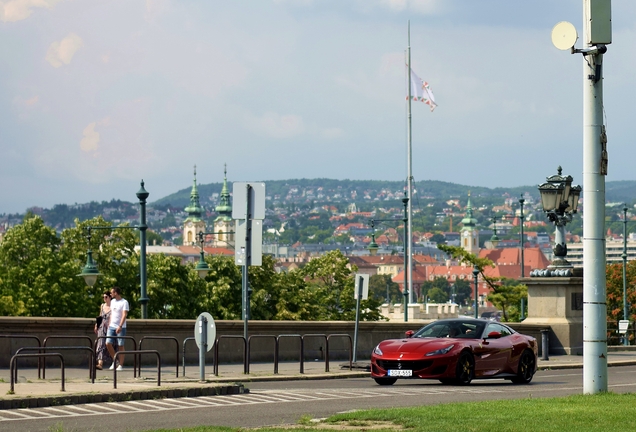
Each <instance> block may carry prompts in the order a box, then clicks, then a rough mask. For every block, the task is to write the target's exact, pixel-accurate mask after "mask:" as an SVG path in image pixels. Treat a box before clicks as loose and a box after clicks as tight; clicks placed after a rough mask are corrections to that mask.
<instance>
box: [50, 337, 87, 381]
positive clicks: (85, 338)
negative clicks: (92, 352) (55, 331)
mask: <svg viewBox="0 0 636 432" xmlns="http://www.w3.org/2000/svg"><path fill="white" fill-rule="evenodd" d="M49 339H83V340H88V346H89V347H92V346H93V339H91V338H90V337H89V336H68V335H52V336H48V337H46V338H44V342H42V347H46V343H47V342H48V340H49ZM93 358H94V356H93ZM42 379H46V360H45V361H43V362H42Z"/></svg>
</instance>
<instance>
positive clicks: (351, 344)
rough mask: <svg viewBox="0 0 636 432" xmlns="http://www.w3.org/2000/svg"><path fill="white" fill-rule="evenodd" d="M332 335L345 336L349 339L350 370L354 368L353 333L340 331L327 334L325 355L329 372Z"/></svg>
mask: <svg viewBox="0 0 636 432" xmlns="http://www.w3.org/2000/svg"><path fill="white" fill-rule="evenodd" d="M332 337H344V338H347V339H349V370H353V363H352V360H353V359H352V356H353V342H352V341H351V335H349V334H346V333H340V334H337V333H336V334H330V335H329V336H327V352H326V353H325V356H326V357H327V372H329V370H328V369H329V366H328V365H329V340H330V339H331V338H332Z"/></svg>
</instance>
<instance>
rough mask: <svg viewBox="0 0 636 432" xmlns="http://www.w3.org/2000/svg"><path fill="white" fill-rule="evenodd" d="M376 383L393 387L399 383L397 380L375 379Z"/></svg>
mask: <svg viewBox="0 0 636 432" xmlns="http://www.w3.org/2000/svg"><path fill="white" fill-rule="evenodd" d="M373 379H374V380H375V382H376V383H378V384H380V385H393V384H395V382H396V381H397V378H373Z"/></svg>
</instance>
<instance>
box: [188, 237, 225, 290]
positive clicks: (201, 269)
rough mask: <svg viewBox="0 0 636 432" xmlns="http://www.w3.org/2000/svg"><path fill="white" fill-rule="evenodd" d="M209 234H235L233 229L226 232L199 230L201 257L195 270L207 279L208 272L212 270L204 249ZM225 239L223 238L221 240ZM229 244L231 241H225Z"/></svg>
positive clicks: (202, 277)
mask: <svg viewBox="0 0 636 432" xmlns="http://www.w3.org/2000/svg"><path fill="white" fill-rule="evenodd" d="M208 234H234V232H233V231H228V232H226V233H223V232H203V231H199V233H198V234H197V236H198V237H199V247H200V248H201V252H200V254H201V255H200V257H199V262H198V263H197V265H196V267H195V268H194V270H195V271H196V272H197V274H198V275H199V277H200V278H201V279H205V277H206V276H207V275H208V272H209V271H210V266H208V263H206V262H205V251H204V250H203V243H204V239H205V236H206V235H208ZM221 241H223V240H221ZM225 243H227V244H228V246H231V244H230V243H229V242H227V241H226V242H225Z"/></svg>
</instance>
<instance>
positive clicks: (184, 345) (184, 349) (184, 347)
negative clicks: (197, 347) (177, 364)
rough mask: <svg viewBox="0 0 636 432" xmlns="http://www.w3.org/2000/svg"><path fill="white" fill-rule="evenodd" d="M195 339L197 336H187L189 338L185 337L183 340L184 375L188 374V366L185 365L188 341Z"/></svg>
mask: <svg viewBox="0 0 636 432" xmlns="http://www.w3.org/2000/svg"><path fill="white" fill-rule="evenodd" d="M195 340H196V338H194V337H187V338H185V339H184V340H183V351H182V352H183V362H182V364H183V374H182V376H184V377H185V375H186V367H185V358H186V343H187V342H190V341H195Z"/></svg>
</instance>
